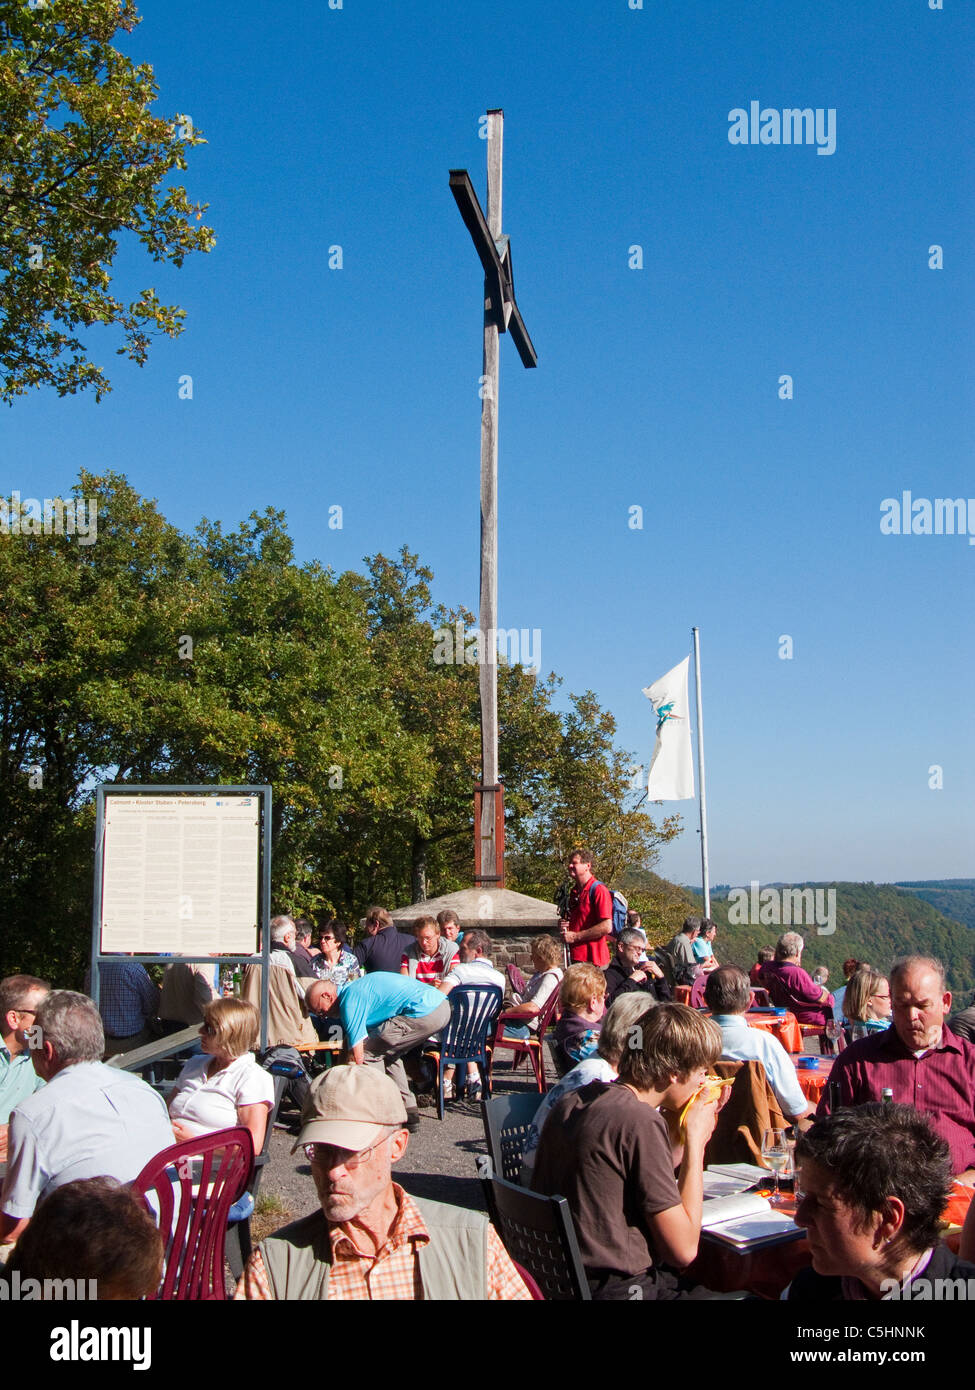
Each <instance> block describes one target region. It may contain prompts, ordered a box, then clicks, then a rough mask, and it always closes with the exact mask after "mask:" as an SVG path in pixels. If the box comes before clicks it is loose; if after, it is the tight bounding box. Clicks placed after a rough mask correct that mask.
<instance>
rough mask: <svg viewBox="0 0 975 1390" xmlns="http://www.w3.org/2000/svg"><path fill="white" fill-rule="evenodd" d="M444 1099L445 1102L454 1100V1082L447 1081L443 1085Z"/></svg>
mask: <svg viewBox="0 0 975 1390" xmlns="http://www.w3.org/2000/svg"><path fill="white" fill-rule="evenodd" d="M443 1098H444V1100H453V1098H454V1083H453V1082H452V1081H447V1080H446V1079H445V1080H444V1083H443Z"/></svg>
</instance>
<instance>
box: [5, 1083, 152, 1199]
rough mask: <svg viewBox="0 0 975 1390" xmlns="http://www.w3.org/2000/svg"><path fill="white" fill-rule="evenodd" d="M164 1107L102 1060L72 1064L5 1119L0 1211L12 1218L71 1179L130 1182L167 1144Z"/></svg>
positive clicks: (149, 1089) (147, 1089)
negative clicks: (5, 1160) (6, 1157)
mask: <svg viewBox="0 0 975 1390" xmlns="http://www.w3.org/2000/svg"><path fill="white" fill-rule="evenodd" d="M174 1142H175V1141H174V1139H173V1127H172V1125H171V1124H170V1122H169V1115H168V1114H167V1112H166V1104H165V1102H164V1100H163V1098H162V1096H160V1095H159V1094H158V1092H156V1091H154V1090H153V1089H152V1087H151V1086H147V1085H146V1083H145V1082H144V1081H140V1080H139V1078H138V1077H137V1076H132V1075H130V1074H129V1073H128V1072H125V1071H118V1070H117V1069H116V1068H115V1067H106V1066H105V1064H104V1063H103V1062H75V1063H73V1064H72V1065H71V1066H67V1067H62V1069H61V1070H60V1071H59V1072H58V1073H57V1074H56V1075H55V1076H53V1077H52V1078H51V1080H50V1081H49V1082H48V1083H47V1085H46V1086H45V1087H44V1089H43V1090H41V1091H37V1092H36V1093H35V1094H34V1095H32V1096H28V1097H27V1099H26V1100H23V1101H21V1103H20V1104H19V1105H18V1106H17V1108H16V1110H14V1112H13V1114H12V1115H11V1116H10V1134H9V1139H8V1153H9V1155H10V1157H9V1161H8V1163H7V1174H6V1177H5V1178H4V1183H3V1195H2V1197H0V1210H2V1211H4V1212H5V1213H6V1214H7V1216H12V1217H14V1218H15V1219H17V1220H20V1219H21V1218H22V1217H25V1216H32V1215H33V1214H34V1208H35V1206H36V1205H37V1203H38V1202H39V1201H40V1199H41V1198H42V1197H44V1196H45V1195H46V1194H47V1193H48V1192H52V1191H53V1190H54V1188H56V1187H61V1186H63V1184H64V1183H66V1182H73V1181H74V1180H75V1179H76V1178H117V1179H118V1181H119V1182H131V1181H132V1179H133V1178H137V1177H138V1176H139V1174H140V1173H141V1172H142V1170H143V1168H144V1167H145V1166H146V1164H147V1163H148V1162H149V1160H150V1158H154V1157H155V1155H156V1154H157V1153H160V1152H161V1151H162V1150H163V1149H167V1148H169V1146H170V1145H171V1144H172V1143H174Z"/></svg>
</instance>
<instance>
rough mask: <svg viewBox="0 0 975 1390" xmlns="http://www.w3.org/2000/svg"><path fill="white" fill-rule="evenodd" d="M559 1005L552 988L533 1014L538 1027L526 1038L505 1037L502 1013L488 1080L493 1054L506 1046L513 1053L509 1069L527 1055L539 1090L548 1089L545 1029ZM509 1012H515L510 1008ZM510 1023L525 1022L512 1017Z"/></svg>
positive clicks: (492, 1051)
mask: <svg viewBox="0 0 975 1390" xmlns="http://www.w3.org/2000/svg"><path fill="white" fill-rule="evenodd" d="M558 1007H559V991H558V989H553V990H552V993H551V994H550V995H549V997H548V999H547V1000H546V1002H545V1004H544V1005H543V1006H542V1009H541V1011H540V1012H539V1013H538V1014H536V1015H535V1017H536V1018H537V1019H538V1029H537V1031H536V1032H534V1033H532V1034H530V1035H529V1036H528V1037H527V1038H512V1037H507V1036H506V1035H505V1031H504V1022H505V1018H506V1017H507V1014H502V1015H501V1017H500V1019H499V1020H498V1031H497V1032H496V1033H495V1035H494V1042H493V1043H492V1045H491V1061H490V1063H489V1067H488V1080H489V1081H490V1079H491V1071H490V1068H491V1067H492V1066H493V1065H494V1056H495V1053H496V1052H497V1050H498V1048H499V1047H508V1048H510V1049H511V1051H512V1052H513V1053H514V1056H513V1057H512V1059H511V1069H512V1071H514V1069H515V1067H516V1066H517V1065H518V1063H519V1062H520V1061H521V1059H522V1058H523V1057H527V1058H528V1060H529V1061H530V1062H531V1065H532V1071H533V1072H534V1073H535V1081H536V1083H537V1085H538V1089H539V1092H540V1093H541V1094H542V1095H544V1094H545V1092H546V1091H547V1090H548V1081H547V1080H546V1078H545V1046H544V1043H545V1029H546V1028H547V1027H548V1025H549V1023H551V1021H552V1019H553V1018H554V1016H555V1012H556V1010H557V1009H558ZM509 1012H512V1013H513V1012H515V1010H511V1011H509ZM511 1022H512V1023H526V1022H527V1019H525V1018H520V1019H519V1018H512V1019H511Z"/></svg>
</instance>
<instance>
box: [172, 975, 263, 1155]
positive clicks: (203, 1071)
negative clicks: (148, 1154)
mask: <svg viewBox="0 0 975 1390" xmlns="http://www.w3.org/2000/svg"><path fill="white" fill-rule="evenodd" d="M259 1033H260V1015H259V1014H258V1012H257V1010H256V1009H255V1008H254V1006H253V1004H247V1003H245V1002H244V1000H243V999H214V1001H213V1002H212V1003H211V1004H208V1005H207V1006H206V1008H205V1009H204V1011H203V1023H202V1025H201V1026H200V1046H201V1048H202V1049H203V1051H202V1053H201V1054H200V1055H199V1056H197V1057H191V1058H190V1060H189V1061H188V1062H187V1063H186V1065H185V1066H184V1068H183V1070H182V1071H181V1072H180V1074H179V1078H178V1080H177V1082H176V1086H175V1089H174V1090H173V1093H172V1095H171V1096H170V1099H169V1116H170V1119H171V1120H172V1122H173V1133H174V1134H175V1136H176V1140H177V1142H179V1143H181V1142H182V1141H183V1140H185V1139H193V1138H195V1137H196V1135H198V1134H212V1133H213V1131H214V1130H218V1129H233V1128H235V1127H236V1126H237V1125H241V1126H243V1128H244V1129H249V1130H250V1132H251V1138H252V1139H253V1141H254V1152H255V1154H259V1153H260V1152H261V1149H262V1148H263V1147H264V1136H265V1133H266V1131H267V1117H268V1113H269V1112H270V1109H271V1107H272V1105H273V1104H274V1082H273V1081H272V1080H271V1077H270V1075H269V1074H268V1072H266V1071H265V1070H264V1068H263V1067H260V1066H258V1064H257V1060H256V1058H255V1057H254V1053H253V1048H254V1047H256V1046H257V1039H258V1036H259Z"/></svg>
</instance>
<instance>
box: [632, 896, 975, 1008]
mask: <svg viewBox="0 0 975 1390" xmlns="http://www.w3.org/2000/svg"><path fill="white" fill-rule="evenodd" d="M959 883H961V884H962V885H967V884H969V883H971V880H955V881H954V882H949V884H948V885H946V886H945V888H944V889H943V891H950V892H953V893H959V894H963V893H965V894H967V892H969V891H975V883H972V887H971V889H970V890H969V889H967V888H966V887H962V888H959V887H958V884H959ZM614 886H615V885H614ZM764 886H765V885H763V887H764ZM794 887H796V888H814V889H816V888H818V889H821V890H827V889H830V888H832V889H835V890H836V931H835V932H834V933H833V934H832V935H831V936H821V935H819V934H818V933H817V931H816V927H815V925H813V926H811V927H805V926H802V925H800V926H799V927H798V930H799V931H801V932H802V934H803V936H804V937H805V938H806V950H805V953H804V955H803V958H802V963H803V965H804V966H806V967H807V968H808V969H810V970H811V969H812V968H813V967H814V966H817V965H825V966H828V967H829V973H830V983H831V984H836V985H840V984H842V982H843V961H844V960H845V959H847V958H848V957H850V956H854V957H855V958H856V959H857V960H864V961H869V962H870V964H871V965H875V966H877V967H878V968H880V969H883V970H886V969H888V968H889V966H890V963H891V961H892V960H894V959H895V957H897V956H902V955H908V954H911V953H914V952H917V953H923V954H926V955H932V956H937V957H938V958H939V959H940V960H942V961H944V964H945V968H946V969H947V972H948V987H949V989H951V990H952V991H953V992H954V994H955V996H956V998H957V1000H959V1001H963V1002H964V1003H966V1004H967V1002H968V999H969V996H970V995H971V993H972V990H973V988H975V940H973V939H972V936H971V932H970V930H969V928H968V927H966V926H962V925H961V921H962V919H961V918H958V919H957V920H956V919H953V918H952V917H949V916H948V915H947V914H946V913H944V912H940V911H938V909H937V908H936V907H934V906H932V904H931V903H930V902H929V901H928V900H927V899H926V897H925V896H924V894H926V892H927V891H928V890H927V887H926V886H925V888H924V889H923V890H922V891H918V890H917V889H916V888H914V887H912V888H910V889H906V888H901V887H894V886H893V885H892V884H877V883H832V884H822V883H819V884H795V885H794ZM624 891H625V890H624ZM931 891H932V892H936V891H938V889H937V887H935V888H932V889H931ZM674 893H675V895H677V894H680V895H681V896H682V897H683V898H685V899H687V900H690V901H693V902H694V909H693V910H694V911H697V912H700V911H701V910H702V908H701V902H702V900H701V895H700V894H699V893H692V892H691V891H690V890H688V889H684V888H680V889H674ZM722 893H723V896H720V897H715V896H712V898H711V916H712V917H713V918H714V920H715V921H716V922H717V923H718V935H717V939H716V941H715V955H716V956H717V957H718V959H719V960H720V961H721V963H722V964H732V965H740V966H741V967H742V969H745V970H747V969H748V968H749V967H750V966H751V965H752V964H753V963H754V961H755V958H756V956H757V954H758V948H759V947H760V946H771V945H774V944H775V940H776V938H777V937H778V936H779V935H780V934H781V932H783V931H788V930H789V927H788V926H784V925H768V926H752V925H747V926H744V925H743V926H738V925H731V924H729V921H728V909H729V902H728V898H727V890H726V889H722ZM972 925H973V926H975V922H973V923H972Z"/></svg>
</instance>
